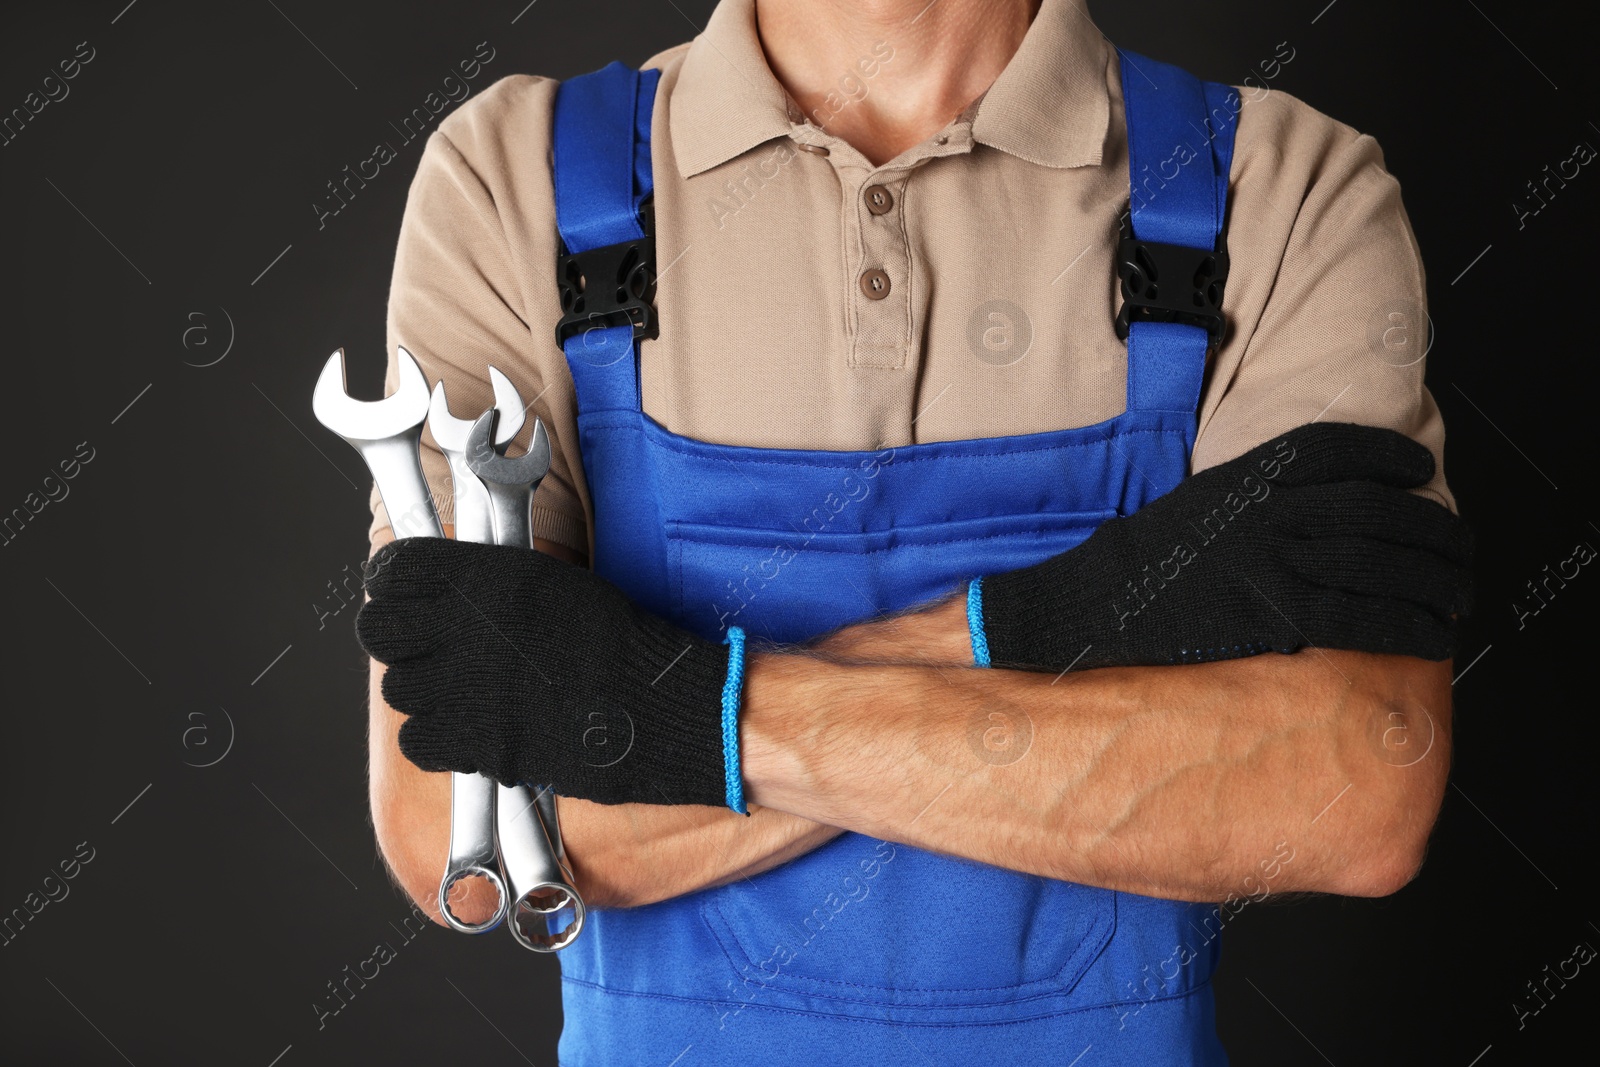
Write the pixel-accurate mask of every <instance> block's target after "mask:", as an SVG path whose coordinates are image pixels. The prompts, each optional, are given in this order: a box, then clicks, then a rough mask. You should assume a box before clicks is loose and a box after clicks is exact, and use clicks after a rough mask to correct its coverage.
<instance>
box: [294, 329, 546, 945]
mask: <svg viewBox="0 0 1600 1067" xmlns="http://www.w3.org/2000/svg"><path fill="white" fill-rule="evenodd" d="M398 365H399V385H398V388H396V389H395V391H394V392H393V393H391V394H390V395H389V396H386V397H384V398H383V399H382V400H375V401H360V400H356V399H355V398H353V397H352V396H350V394H349V392H348V391H347V390H346V388H345V374H344V349H342V348H341V349H339V350H338V351H337V352H335V353H334V354H333V355H332V356H330V357H328V362H327V363H326V364H324V365H323V368H322V374H321V375H320V376H318V378H317V387H316V391H315V392H314V393H312V396H311V410H312V412H313V413H314V414H315V415H316V417H317V421H318V422H320V423H322V425H324V426H326V427H327V428H328V429H330V430H332V431H333V432H334V433H336V434H338V435H339V436H340V437H342V438H344V439H345V441H346V442H347V443H349V445H350V446H351V447H352V448H354V449H355V450H356V451H357V452H359V453H361V458H362V459H363V460H365V461H366V464H367V469H368V470H369V471H371V472H372V480H373V481H374V482H376V483H377V486H378V495H379V496H380V497H382V498H383V506H384V508H385V510H387V511H388V513H389V518H390V521H391V523H392V525H393V526H394V530H395V536H397V537H443V536H444V530H443V528H442V527H441V526H440V525H439V514H438V512H437V511H435V510H434V507H433V497H432V496H430V495H429V494H428V483H427V480H426V479H425V478H424V477H423V474H422V459H421V455H420V453H419V451H418V449H419V447H420V445H421V443H422V424H423V422H424V421H425V420H426V419H427V417H428V381H427V379H426V378H424V377H423V376H422V368H420V367H418V366H417V361H416V360H415V359H413V358H412V356H411V353H409V352H407V351H406V350H405V349H404V348H402V349H400V350H399V357H398ZM519 407H520V401H519ZM450 783H451V786H450V795H451V826H450V860H449V865H448V867H447V868H446V870H445V876H444V880H443V881H441V882H440V883H439V911H440V913H441V914H443V916H444V918H445V921H446V922H448V923H449V924H450V926H451V927H452V928H454V929H456V930H460V931H461V932H462V933H466V934H477V933H483V932H485V931H487V930H492V929H494V928H495V927H496V926H498V925H499V924H500V921H501V919H502V918H504V917H505V914H506V888H505V881H504V880H503V879H502V878H501V877H500V871H499V869H498V866H499V865H498V863H497V862H496V855H495V842H494V834H493V820H492V819H491V820H483V822H484V825H483V826H479V827H475V828H473V829H475V830H476V834H475V835H473V836H471V837H469V836H467V835H465V834H463V835H462V836H461V837H459V838H458V836H457V833H456V829H457V825H458V824H457V822H456V820H455V817H454V816H455V807H456V798H457V796H458V795H460V794H461V793H462V792H463V791H465V793H466V795H468V796H470V795H472V794H473V791H474V790H476V791H477V792H478V793H481V794H482V795H483V796H484V797H485V799H484V801H483V804H482V806H483V807H484V808H485V809H487V810H492V809H489V804H490V803H491V800H490V799H489V798H491V797H492V793H493V788H494V780H493V779H492V778H484V777H482V776H480V775H475V774H454V775H452V776H451V779H450ZM461 826H462V828H463V829H464V830H465V829H467V828H469V827H470V824H468V823H462V824H461ZM474 875H475V876H477V877H480V878H483V879H485V880H486V881H488V882H489V884H490V885H492V886H494V888H495V892H496V894H497V897H498V905H497V907H496V910H495V913H494V915H492V916H491V917H490V918H489V919H488V920H486V921H484V922H481V923H469V922H465V921H463V920H461V919H458V918H456V917H455V916H454V915H453V914H452V913H451V911H450V901H449V898H448V896H447V892H448V890H449V889H450V887H451V886H453V885H454V884H455V883H456V882H458V881H460V879H462V878H464V877H468V876H474Z"/></svg>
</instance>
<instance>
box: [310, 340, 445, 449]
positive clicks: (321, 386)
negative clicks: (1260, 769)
mask: <svg viewBox="0 0 1600 1067" xmlns="http://www.w3.org/2000/svg"><path fill="white" fill-rule="evenodd" d="M395 363H396V367H397V369H398V372H399V383H398V386H397V388H396V389H395V391H394V392H392V393H390V394H389V395H388V396H386V397H384V398H383V399H382V400H357V399H356V398H355V397H353V396H351V395H350V393H349V390H348V389H347V388H346V386H345V381H346V378H345V366H344V349H342V348H341V349H339V350H338V351H336V352H334V354H333V355H331V356H329V357H328V361H327V362H326V363H324V364H323V365H322V373H321V374H320V375H318V376H317V387H316V389H315V390H314V391H313V392H312V394H311V411H312V414H314V415H316V417H317V421H318V422H320V423H322V425H324V426H326V427H327V428H328V429H330V430H332V431H333V432H334V433H336V434H338V435H339V436H340V437H343V438H344V439H345V440H346V441H349V442H350V444H351V445H352V446H354V447H355V448H357V449H359V448H360V447H361V446H360V445H359V444H357V442H358V441H381V440H383V439H384V438H387V437H396V436H399V435H400V434H403V433H405V432H407V431H408V430H411V429H415V430H416V431H417V432H418V433H419V434H420V433H421V432H422V421H423V420H424V419H426V418H427V417H428V379H426V378H424V377H423V376H422V368H421V367H419V366H417V361H416V360H415V359H413V358H412V356H411V353H410V352H407V351H406V350H405V349H404V348H402V349H399V354H398V356H397V357H396V360H395Z"/></svg>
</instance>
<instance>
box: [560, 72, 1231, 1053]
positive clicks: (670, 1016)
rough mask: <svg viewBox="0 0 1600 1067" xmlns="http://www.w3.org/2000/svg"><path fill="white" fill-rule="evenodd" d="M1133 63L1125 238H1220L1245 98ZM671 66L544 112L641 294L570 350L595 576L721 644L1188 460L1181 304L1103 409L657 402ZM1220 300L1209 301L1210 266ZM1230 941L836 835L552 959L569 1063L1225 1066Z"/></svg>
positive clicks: (626, 294)
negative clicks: (816, 419)
mask: <svg viewBox="0 0 1600 1067" xmlns="http://www.w3.org/2000/svg"><path fill="white" fill-rule="evenodd" d="M1130 63H1137V73H1135V72H1134V71H1132V70H1130ZM1123 71H1124V75H1125V76H1124V78H1123V89H1124V93H1125V98H1126V113H1127V119H1128V140H1129V145H1130V157H1129V165H1130V171H1131V174H1132V175H1133V184H1132V190H1131V191H1132V206H1133V208H1134V211H1133V213H1132V231H1133V234H1134V237H1135V238H1136V239H1137V240H1140V241H1146V242H1161V243H1164V244H1168V245H1181V246H1187V248H1189V249H1198V250H1200V252H1199V253H1197V254H1198V255H1201V256H1202V257H1203V256H1204V255H1205V254H1207V253H1209V252H1211V251H1212V250H1213V249H1214V248H1215V247H1216V244H1217V240H1218V236H1219V234H1220V232H1221V228H1222V222H1223V217H1224V205H1225V202H1226V194H1227V175H1228V167H1229V161H1230V159H1231V156H1232V142H1233V130H1234V121H1233V120H1234V119H1235V117H1236V116H1237V114H1238V107H1237V94H1234V93H1233V91H1232V90H1231V89H1229V88H1228V87H1227V86H1224V85H1219V84H1215V83H1203V82H1200V81H1198V80H1197V79H1195V78H1194V77H1192V76H1191V75H1189V74H1187V73H1185V72H1184V71H1182V70H1179V69H1178V68H1175V67H1171V66H1168V65H1166V64H1163V63H1158V62H1156V61H1154V60H1151V59H1147V58H1144V57H1142V56H1136V55H1135V56H1130V55H1128V54H1126V53H1125V54H1124V55H1123ZM657 79H658V74H657V72H654V71H646V72H643V73H640V72H635V71H632V70H629V69H627V68H625V67H623V66H622V65H620V64H616V63H613V64H612V65H610V66H608V67H606V68H605V69H603V70H600V71H597V72H595V73H593V74H590V75H585V76H584V77H581V78H576V79H573V80H571V81H569V82H566V83H565V84H564V85H563V86H562V87H561V89H560V91H559V93H558V96H557V100H556V110H555V119H554V167H555V189H556V205H557V215H558V220H557V221H558V226H559V229H560V232H561V236H562V239H563V242H564V243H565V245H566V249H567V251H568V252H569V253H572V254H582V253H586V252H588V251H590V250H596V249H599V250H601V251H600V252H599V253H597V255H598V258H593V257H591V258H590V259H589V260H588V267H587V268H585V271H586V272H587V271H591V270H592V271H593V272H594V275H595V276H588V278H587V289H586V290H584V291H586V292H587V293H588V294H589V295H590V296H591V297H592V298H593V303H594V304H596V305H598V304H600V303H603V302H605V301H608V300H609V299H610V296H611V294H602V293H601V290H602V289H605V288H606V287H607V286H608V285H609V282H608V281H607V280H606V279H605V278H603V277H598V276H599V275H605V274H606V273H607V272H615V273H614V275H613V276H615V277H616V278H618V279H619V281H618V286H619V292H618V293H616V294H615V296H616V301H615V305H616V306H623V305H626V310H625V311H623V312H622V313H620V314H613V315H611V317H610V318H609V319H606V318H604V317H603V316H600V315H599V314H598V313H597V312H595V311H594V310H593V309H592V308H591V309H590V310H589V311H588V312H587V314H588V315H590V316H594V317H593V318H591V319H590V320H589V326H590V328H587V329H578V330H575V331H572V330H569V331H566V332H565V336H564V338H563V347H564V349H565V351H566V354H567V361H568V364H569V366H570V368H571V371H572V376H573V380H574V382H575V383H576V387H577V403H578V432H579V437H580V445H581V448H582V455H583V465H584V472H585V475H586V477H587V480H588V484H589V489H590V492H591V494H592V497H593V502H594V530H595V535H594V545H595V550H594V565H595V569H596V571H597V572H598V573H599V574H601V575H603V576H604V577H606V578H607V579H609V580H610V581H612V582H614V583H615V584H616V585H618V586H620V587H621V588H622V589H623V590H624V591H625V592H626V593H627V594H628V595H629V596H630V597H632V598H633V599H634V601H636V602H637V603H639V604H641V605H642V606H643V607H645V608H647V609H649V610H651V611H654V612H656V613H658V614H660V615H662V616H664V617H666V618H669V619H672V620H673V621H675V622H677V623H678V624H680V625H682V626H684V627H686V628H688V629H690V630H693V631H694V632H695V633H698V634H699V635H701V636H702V637H705V638H708V639H713V640H720V639H722V637H723V636H724V634H725V631H726V628H727V627H728V626H740V627H743V628H744V629H745V630H746V631H747V632H748V633H749V634H750V635H751V636H752V637H758V638H766V639H770V640H774V641H781V642H793V641H802V640H805V639H808V638H811V637H813V636H816V635H818V634H820V633H823V632H825V631H828V630H831V629H833V628H835V627H838V626H840V625H843V624H847V623H851V622H855V621H859V620H862V619H864V618H867V617H870V616H872V615H874V614H877V613H880V612H884V611H892V610H895V609H899V608H903V607H906V606H909V605H912V604H916V603H918V602H920V601H924V600H926V599H929V598H931V597H935V596H938V595H940V594H944V593H949V592H952V591H954V590H955V589H956V588H957V587H958V586H959V584H960V582H961V581H962V580H963V579H968V578H972V577H974V576H978V575H982V574H988V573H995V572H998V571H1004V570H1010V569H1012V568H1016V567H1022V566H1026V565H1029V564H1032V563H1036V562H1038V561H1039V560H1041V559H1044V558H1045V557H1047V556H1051V555H1054V554H1056V553H1059V552H1064V551H1066V550H1068V549H1070V548H1073V547H1074V546H1076V545H1078V544H1079V543H1080V542H1082V541H1083V540H1084V539H1085V538H1086V537H1088V535H1089V534H1090V532H1091V531H1093V530H1094V528H1095V527H1096V526H1097V525H1098V524H1099V523H1101V522H1102V521H1103V520H1105V519H1107V518H1109V517H1111V516H1113V515H1126V514H1129V513H1131V512H1133V511H1135V510H1137V509H1138V508H1140V507H1141V506H1143V505H1144V504H1146V503H1148V502H1149V501H1150V500H1152V499H1154V498H1155V497H1157V496H1160V495H1161V494H1162V493H1164V492H1166V491H1168V490H1169V489H1171V488H1172V487H1173V486H1175V485H1176V484H1177V483H1178V482H1179V481H1180V480H1181V479H1183V477H1184V476H1185V475H1186V474H1187V472H1188V462H1189V452H1190V448H1191V446H1192V445H1193V443H1194V437H1195V412H1196V406H1197V403H1198V400H1199V396H1200V385H1201V378H1202V374H1203V371H1204V367H1205V358H1206V356H1205V354H1206V348H1207V345H1208V341H1209V338H1208V335H1207V330H1206V328H1204V327H1202V326H1198V325H1192V324H1188V323H1187V322H1184V321H1134V322H1133V323H1132V324H1131V326H1129V327H1128V328H1127V339H1128V376H1127V377H1128V388H1127V410H1126V411H1125V412H1124V413H1123V414H1121V415H1118V416H1117V417H1115V418H1112V419H1108V420H1106V421H1105V422H1101V423H1098V424H1095V425H1093V426H1085V427H1080V428H1074V429H1063V430H1054V431H1050V432H1046V433H1035V434H1024V435H1018V436H1010V437H997V438H986V439H980V440H968V441H947V442H932V443H923V444H914V445H907V446H902V447H894V448H884V449H882V450H880V451H876V452H833V451H809V450H804V449H762V448H746V447H733V446H727V445H717V444H709V443H707V442H704V441H699V440H694V439H692V438H687V437H683V436H680V435H678V434H675V433H672V432H670V431H668V430H667V429H665V428H664V427H662V426H661V425H660V424H659V423H657V422H655V421H654V420H652V419H650V418H649V417H647V416H646V415H644V414H643V412H642V409H641V407H640V390H639V372H638V359H639V344H638V337H639V336H649V335H650V328H649V324H648V322H647V321H646V320H647V319H648V317H649V308H648V295H649V294H648V292H647V290H646V286H645V281H647V279H645V280H644V281H642V280H641V279H642V278H643V276H642V275H641V274H640V273H639V272H638V271H637V270H636V269H635V268H636V267H637V263H635V262H634V261H633V260H630V259H628V256H629V255H631V254H633V253H632V252H630V249H636V248H637V247H638V246H637V242H639V241H640V239H641V238H642V237H643V236H644V229H643V228H642V223H641V205H642V204H643V203H644V202H645V200H646V198H648V197H649V196H650V194H651V191H652V179H651V170H650V149H649V138H650V116H651V103H652V100H653V98H654V94H655V87H656V82H657ZM1230 104H1231V105H1234V106H1229V105H1230ZM1178 145H1187V146H1188V147H1189V149H1190V152H1189V154H1188V155H1189V158H1187V159H1185V158H1184V157H1183V155H1182V154H1181V153H1180V154H1179V155H1177V156H1176V157H1175V156H1174V147H1175V146H1178ZM1180 161H1181V162H1180ZM1174 171H1176V174H1174V173H1173V172H1174ZM1125 229H1126V228H1125ZM1129 247H1130V246H1129V245H1128V244H1127V242H1126V241H1125V242H1124V245H1123V252H1124V253H1125V254H1126V250H1127V249H1128V248H1129ZM608 250H609V251H608ZM1179 251H1180V253H1181V252H1182V251H1183V250H1182V249H1180V250H1179ZM1127 258H1129V259H1137V258H1139V257H1138V256H1127ZM1180 261H1181V255H1180ZM1168 262H1169V263H1170V262H1172V261H1171V260H1169V261H1168ZM567 269H568V270H569V272H570V271H571V270H575V269H576V268H573V267H571V266H570V265H567ZM1185 269H1188V268H1185ZM1141 270H1142V271H1143V273H1140V271H1141ZM1151 273H1152V271H1151V264H1150V263H1149V262H1148V261H1144V266H1143V267H1142V268H1139V269H1135V270H1134V274H1135V275H1137V277H1136V280H1135V281H1134V282H1133V283H1132V284H1133V288H1134V289H1135V290H1139V289H1145V290H1151V291H1152V292H1145V293H1144V294H1143V295H1144V298H1145V302H1146V303H1147V304H1149V303H1150V301H1149V299H1148V298H1150V297H1151V296H1152V295H1153V289H1154V288H1155V286H1154V284H1153V283H1155V282H1157V281H1160V282H1161V284H1164V285H1165V286H1166V287H1167V289H1168V293H1167V294H1166V296H1165V297H1163V298H1162V299H1164V300H1165V302H1166V303H1167V304H1168V305H1171V306H1173V307H1176V306H1177V304H1181V303H1182V300H1179V301H1178V302H1177V304H1174V301H1173V297H1172V294H1173V293H1174V292H1178V291H1179V290H1180V289H1182V290H1183V292H1184V293H1185V294H1188V293H1189V292H1190V289H1191V288H1194V287H1191V286H1189V284H1188V281H1187V280H1183V279H1174V278H1172V277H1171V276H1170V274H1171V272H1170V271H1169V272H1168V277H1166V278H1164V279H1156V278H1153V277H1151V276H1150V275H1151ZM1124 276H1125V287H1124V295H1125V296H1126V295H1127V293H1128V287H1127V284H1126V279H1127V277H1128V274H1127V268H1125V270H1124ZM1203 280H1204V279H1201V281H1203ZM569 281H570V279H569ZM1196 285H1197V286H1198V285H1199V283H1198V282H1197V283H1196ZM1200 288H1204V287H1203V286H1200ZM1203 295H1204V294H1202V295H1192V294H1191V296H1190V297H1186V298H1189V299H1192V301H1194V302H1202V299H1203ZM1209 295H1210V298H1211V299H1212V301H1213V303H1217V302H1220V285H1218V286H1216V287H1215V288H1213V289H1211V290H1210V294H1209ZM641 297H643V299H641ZM564 301H565V303H566V304H567V305H568V311H569V315H568V318H569V319H573V320H575V321H576V320H581V319H582V318H583V316H584V314H586V312H585V311H584V305H583V298H582V295H581V292H580V290H579V289H578V288H577V287H575V286H572V285H570V284H569V286H568V290H567V292H565V293H564ZM1156 303H1160V301H1156ZM1152 306H1154V305H1152ZM1174 317H1176V318H1179V319H1181V318H1182V316H1181V315H1180V316H1168V318H1169V319H1171V318H1174ZM564 321H566V320H564ZM606 321H612V322H619V323H620V324H618V325H604V322H606ZM1119 332H1121V331H1120V330H1119ZM562 335H563V331H561V330H558V336H562ZM647 351H648V350H647ZM1218 932H1219V920H1218V917H1217V913H1216V909H1214V908H1213V907H1211V906H1209V905H1191V904H1184V903H1176V902H1172V901H1163V900H1156V899H1152V898H1147V897H1141V896H1136V895H1134V894H1131V893H1124V892H1113V891H1110V890H1105V889H1098V888H1094V887H1091V886H1083V885H1075V884H1071V883H1067V882H1060V881H1054V880H1050V879H1046V878H1039V877H1034V876H1031V875H1024V874H1017V873H1013V872H1010V871H1006V870H1002V869H999V868H996V867H991V866H987V865H984V864H979V863H973V862H969V861H966V860H961V859H954V858H950V857H946V856H941V855H936V854H933V853H931V852H925V851H922V850H920V849H916V848H911V847H908V846H905V845H896V844H891V843H889V842H884V841H878V840H876V839H873V838H870V837H865V836H863V835H860V834H855V833H844V834H842V835H841V836H839V837H838V838H836V839H835V840H833V841H832V842H830V843H828V844H826V845H824V846H822V847H820V848H818V849H816V850H815V851H813V852H811V853H809V854H807V855H805V856H802V857H800V858H799V859H796V860H793V861H791V862H789V863H787V864H784V865H783V866H781V867H778V868H776V869H775V870H772V871H769V872H767V873H765V874H762V875H758V876H756V877H755V878H753V879H749V880H741V881H738V882H736V883H734V884H733V885H730V886H726V887H724V888H719V889H712V890H706V891H703V892H697V893H692V894H689V895H687V896H682V897H678V898H676V899H673V900H668V901H665V902H662V903H659V904H654V905H651V906H648V907H641V908H634V909H627V910H602V911H597V912H594V913H592V914H591V915H590V916H589V919H588V926H587V929H586V930H585V931H584V933H583V936H581V937H580V938H579V939H578V940H577V942H576V943H575V944H574V945H573V946H572V947H570V948H568V949H567V950H565V952H563V953H562V955H561V957H560V958H561V968H562V981H563V1005H564V1009H565V1016H566V1023H565V1030H564V1032H563V1034H562V1038H561V1045H560V1060H561V1063H563V1064H565V1065H567V1067H601V1065H608V1067H609V1065H617V1064H654V1065H658V1067H668V1065H669V1064H675V1065H677V1067H692V1065H704V1064H734V1063H760V1064H764V1065H779V1064H805V1065H807V1067H820V1065H825V1064H836V1063H845V1062H861V1063H872V1064H919V1065H920V1064H928V1063H936V1064H970V1063H979V1062H1005V1063H1019V1062H1020V1063H1027V1064H1031V1065H1038V1067H1043V1065H1046V1064H1060V1065H1063V1067H1065V1065H1068V1064H1072V1063H1076V1062H1077V1057H1079V1056H1080V1055H1082V1054H1083V1053H1084V1052H1085V1050H1086V1049H1089V1048H1090V1047H1091V1046H1092V1053H1091V1054H1090V1055H1089V1056H1087V1057H1085V1058H1084V1060H1083V1064H1084V1065H1085V1067H1104V1065H1107V1064H1128V1065H1138V1067H1159V1065H1163V1064H1220V1063H1225V1062H1226V1057H1225V1056H1224V1054H1223V1051H1222V1049H1221V1046H1220V1045H1219V1044H1218V1041H1217V1038H1216V1033H1215V1027H1214V1023H1213V999H1212V994H1211V986H1210V978H1211V975H1212V972H1213V970H1214V969H1215V966H1216V961H1217V943H1216V938H1217V934H1218ZM1001 1057H1003V1058H1001Z"/></svg>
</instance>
